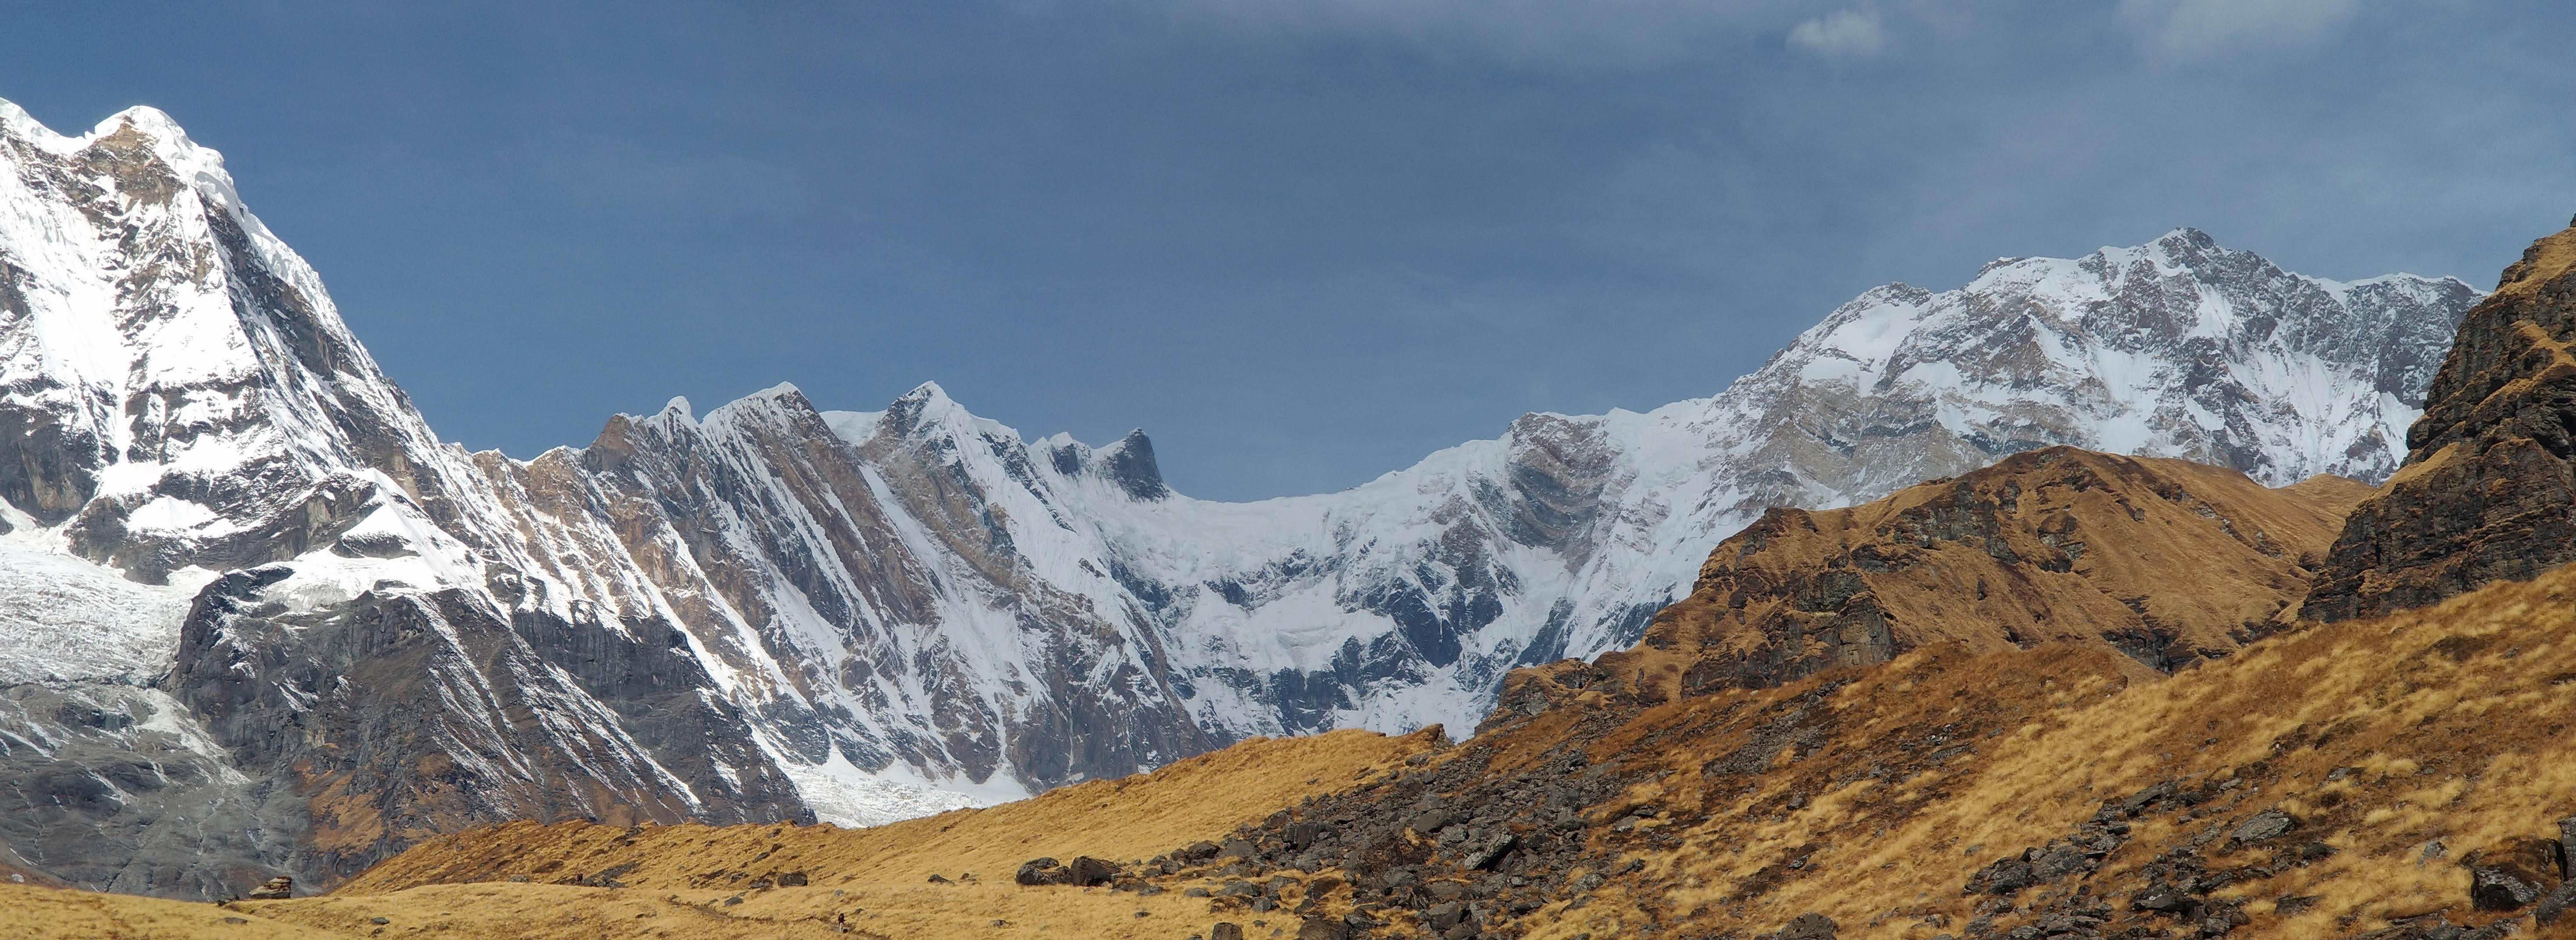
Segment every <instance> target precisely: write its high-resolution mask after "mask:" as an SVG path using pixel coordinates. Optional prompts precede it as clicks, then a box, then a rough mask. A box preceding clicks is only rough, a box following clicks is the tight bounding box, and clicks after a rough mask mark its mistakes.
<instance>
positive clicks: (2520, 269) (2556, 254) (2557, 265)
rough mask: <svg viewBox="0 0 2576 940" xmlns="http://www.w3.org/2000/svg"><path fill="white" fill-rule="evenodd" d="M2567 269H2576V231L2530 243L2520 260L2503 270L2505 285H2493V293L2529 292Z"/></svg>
mask: <svg viewBox="0 0 2576 940" xmlns="http://www.w3.org/2000/svg"><path fill="white" fill-rule="evenodd" d="M2570 270H2576V228H2570V229H2567V230H2565V231H2561V232H2559V233H2558V234H2556V235H2551V236H2549V237H2547V238H2543V239H2541V240H2539V241H2536V242H2533V243H2531V248H2530V250H2528V251H2526V252H2524V253H2523V256H2522V260H2521V261H2520V262H2518V263H2516V264H2514V265H2513V266H2511V267H2508V268H2506V269H2505V270H2504V283H2502V284H2498V285H2496V290H2495V292H2496V293H2498V294H2526V293H2531V292H2533V291H2537V290H2539V289H2540V286H2541V285H2543V284H2547V283H2549V282H2550V281H2553V280H2556V279H2558V278H2559V277H2561V276H2564V275H2565V274H2566V273H2567V272H2568V271H2570Z"/></svg>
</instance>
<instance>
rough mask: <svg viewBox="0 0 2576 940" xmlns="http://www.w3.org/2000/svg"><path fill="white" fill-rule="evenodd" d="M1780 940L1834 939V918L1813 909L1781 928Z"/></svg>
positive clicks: (1792, 919)
mask: <svg viewBox="0 0 2576 940" xmlns="http://www.w3.org/2000/svg"><path fill="white" fill-rule="evenodd" d="M1779 940H1834V922H1833V919H1832V918H1829V917H1826V916H1825V915H1823V914H1818V913H1815V912H1813V911H1809V912H1807V913H1804V914H1800V915H1798V916H1796V917H1793V918H1790V920H1789V926H1786V927H1782V928H1780V935H1779Z"/></svg>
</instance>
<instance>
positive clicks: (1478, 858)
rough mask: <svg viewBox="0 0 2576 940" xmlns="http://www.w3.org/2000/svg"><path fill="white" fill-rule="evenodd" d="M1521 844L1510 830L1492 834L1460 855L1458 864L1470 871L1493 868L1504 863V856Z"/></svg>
mask: <svg viewBox="0 0 2576 940" xmlns="http://www.w3.org/2000/svg"><path fill="white" fill-rule="evenodd" d="M1519 844H1520V840H1519V839H1518V838H1515V837H1514V836H1513V835H1512V834H1511V833H1508V832H1506V833H1502V834H1499V835H1495V836H1492V837H1490V838H1487V839H1486V840H1485V841H1484V842H1482V843H1480V844H1478V845H1477V846H1476V848H1475V849H1474V850H1472V851H1469V852H1468V853H1466V854H1465V855H1461V856H1459V857H1458V866H1459V867H1461V868H1465V869H1467V870H1468V871H1489V870H1492V869H1493V868H1494V866H1497V865H1500V864H1502V863H1503V857H1504V856H1506V855H1510V854H1512V848H1513V847H1514V846H1517V845H1519Z"/></svg>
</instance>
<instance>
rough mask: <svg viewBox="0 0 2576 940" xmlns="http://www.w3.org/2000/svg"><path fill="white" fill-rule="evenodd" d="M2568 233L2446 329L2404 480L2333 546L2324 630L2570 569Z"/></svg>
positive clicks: (2575, 503)
mask: <svg viewBox="0 0 2576 940" xmlns="http://www.w3.org/2000/svg"><path fill="white" fill-rule="evenodd" d="M2571 341H2576V228H2571V229H2569V230H2567V231H2563V232H2560V233H2558V234H2556V235H2552V236H2549V237H2547V238H2544V239H2541V240H2540V241H2538V242H2535V243H2533V245H2532V246H2531V249H2530V250H2529V251H2526V252H2524V253H2523V256H2522V260H2520V261H2518V262H2515V263H2514V264H2513V265H2512V266H2511V267H2508V268H2506V269H2505V272H2504V277H2503V279H2502V281H2501V282H2500V283H2498V285H2497V286H2496V291H2495V293H2494V294H2492V295H2490V296H2489V297H2488V298H2487V299H2486V300H2485V301H2484V302H2482V303H2480V304H2478V305H2477V307H2475V308H2474V309H2472V310H2470V311H2469V313H2468V315H2467V317H2466V318H2465V319H2463V320H2462V321H2461V323H2460V333H2459V339H2458V340H2457V342H2455V343H2453V344H2452V347H2451V354H2450V358H2448V359H2447V360H2445V361H2444V362H2443V364H2442V371H2441V373H2440V374H2439V375H2438V376H2437V377H2435V378H2434V380H2433V386H2432V392H2431V396H2430V398H2429V400H2428V401H2427V403H2426V406H2425V410H2424V417H2423V418H2422V419H2421V420H2418V421H2417V422H2415V426H2414V429H2413V430H2411V431H2409V432H2408V434H2407V445H2408V447H2409V448H2410V450H2409V453H2408V456H2407V463H2406V466H2405V468H2404V469H2402V470H2400V471H2399V472H2398V473H2397V475H2396V476H2395V477H2394V478H2392V479H2391V480H2390V481H2389V484H2388V488H2387V491H2386V492H2384V493H2382V494H2380V495H2379V496H2378V497H2376V498H2374V499H2372V500H2370V501H2369V502H2367V503H2364V504H2362V506H2361V508H2360V509H2358V510H2356V511H2354V513H2353V515H2352V518H2351V520H2350V521H2348V522H2346V523H2345V526H2344V530H2343V534H2342V536H2341V537H2340V538H2337V539H2336V540H2335V544H2334V548H2333V550H2332V552H2331V553H2330V554H2329V555H2328V556H2327V558H2326V562H2325V565H2324V570H2323V571H2321V572H2320V573H2319V575H2318V578H2317V584H2316V590H2315V593H2314V594H2313V595H2312V596H2311V597H2310V598H2309V600H2308V604H2307V610H2308V612H2309V613H2310V614H2312V615H2314V616H2317V617H2319V618H2322V619H2326V620H2342V619H2348V618H2353V617H2367V616H2372V615H2376V614H2381V613H2386V612H2389V611H2394V610H2403V609H2406V608H2410V607H2420V606H2423V605H2426V604H2431V603H2433V602H2435V601H2439V600H2442V599H2444V598H2447V597H2450V596H2452V595H2455V594H2460V593H2463V592H2466V591H2468V590H2470V589H2472V588H2475V587H2477V586H2479V585H2481V584H2485V583H2487V582H2490V581H2497V580H2521V579H2527V578H2530V577H2532V576H2534V575H2537V574H2539V573H2540V572H2542V571H2545V570H2548V569H2550V568H2554V567H2557V566H2559V565H2562V564H2565V563H2567V562H2568V561H2571V560H2576V355H2571V354H2570V351H2569V346H2568V344H2569V343H2570V342H2571Z"/></svg>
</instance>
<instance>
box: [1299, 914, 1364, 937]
mask: <svg viewBox="0 0 2576 940" xmlns="http://www.w3.org/2000/svg"><path fill="white" fill-rule="evenodd" d="M1350 936H1351V928H1350V925H1349V924H1345V923H1342V919H1341V918H1339V917H1323V916H1316V917H1309V918H1306V921H1305V923H1302V924H1299V925H1297V940H1350Z"/></svg>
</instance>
